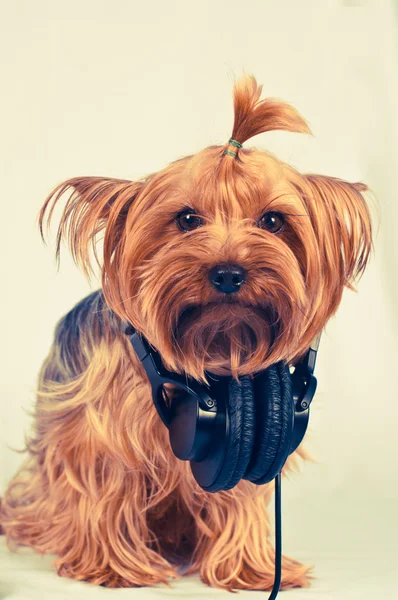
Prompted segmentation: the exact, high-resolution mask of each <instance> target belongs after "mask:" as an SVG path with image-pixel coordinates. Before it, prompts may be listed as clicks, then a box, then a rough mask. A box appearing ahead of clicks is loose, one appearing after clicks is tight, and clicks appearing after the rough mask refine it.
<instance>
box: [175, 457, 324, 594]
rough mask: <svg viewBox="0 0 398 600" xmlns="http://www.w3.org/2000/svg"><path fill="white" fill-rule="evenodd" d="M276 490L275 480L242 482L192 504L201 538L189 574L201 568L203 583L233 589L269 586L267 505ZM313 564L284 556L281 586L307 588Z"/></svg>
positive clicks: (270, 558) (271, 557)
mask: <svg viewBox="0 0 398 600" xmlns="http://www.w3.org/2000/svg"><path fill="white" fill-rule="evenodd" d="M288 466H289V465H288ZM272 494H273V484H268V485H265V486H258V487H257V486H254V485H253V484H251V483H249V482H246V481H241V482H240V483H239V484H238V486H237V487H235V488H234V489H232V490H230V491H227V492H219V493H217V494H207V495H206V496H202V507H200V505H199V504H198V506H197V507H196V509H195V507H194V508H193V509H194V510H196V511H197V517H196V520H195V522H196V526H197V537H196V539H197V543H196V548H195V552H194V560H193V562H192V565H191V567H190V570H189V573H194V572H196V571H199V572H200V576H201V579H202V581H203V582H204V583H206V584H208V585H210V586H213V587H218V588H222V589H226V590H229V591H232V589H248V590H270V589H271V588H272V586H273V581H274V556H275V555H274V552H275V551H274V547H273V545H272V544H271V536H272V534H273V531H272V530H271V529H270V523H269V517H268V508H267V506H268V504H269V501H270V498H271V496H272ZM186 501H187V502H189V497H188V496H187V497H186ZM311 569H312V567H310V566H305V565H303V564H301V563H299V562H297V561H296V560H293V559H291V558H289V557H287V556H283V560H282V583H281V589H286V588H291V587H308V585H309V583H310V579H311V575H310V574H309V572H310V570H311Z"/></svg>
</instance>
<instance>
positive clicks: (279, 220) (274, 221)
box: [258, 211, 285, 233]
mask: <svg viewBox="0 0 398 600" xmlns="http://www.w3.org/2000/svg"><path fill="white" fill-rule="evenodd" d="M284 224H285V219H284V217H283V215H282V214H281V213H278V212H272V211H271V212H266V213H265V214H264V215H263V216H262V217H261V218H260V219H259V221H258V226H259V227H261V229H266V231H269V232H270V233H278V232H279V231H281V230H282V229H283V226H284Z"/></svg>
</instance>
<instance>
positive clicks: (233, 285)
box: [209, 265, 246, 294]
mask: <svg viewBox="0 0 398 600" xmlns="http://www.w3.org/2000/svg"><path fill="white" fill-rule="evenodd" d="M245 276H246V271H245V269H244V268H243V267H240V266H239V265H216V266H215V267H213V268H212V269H210V271H209V279H210V282H211V283H212V284H213V285H214V287H215V288H216V290H218V291H219V292H222V293H223V294H232V293H233V292H238V291H239V289H240V288H241V286H242V285H243V284H244V282H245Z"/></svg>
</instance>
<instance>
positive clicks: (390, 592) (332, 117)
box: [0, 0, 398, 600]
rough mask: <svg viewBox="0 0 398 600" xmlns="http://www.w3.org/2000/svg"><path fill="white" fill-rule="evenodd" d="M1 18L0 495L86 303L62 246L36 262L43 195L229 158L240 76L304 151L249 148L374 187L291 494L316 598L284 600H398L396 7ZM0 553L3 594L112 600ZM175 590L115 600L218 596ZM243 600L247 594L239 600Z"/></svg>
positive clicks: (23, 11) (270, 144) (273, 143)
mask: <svg viewBox="0 0 398 600" xmlns="http://www.w3.org/2000/svg"><path fill="white" fill-rule="evenodd" d="M0 7H1V16H0V22H1V32H0V44H1V54H0V59H1V63H2V64H1V78H0V81H1V90H2V91H1V96H0V98H1V110H0V118H1V159H2V160H1V171H2V172H1V228H2V232H1V236H0V244H1V252H0V256H1V311H0V319H1V323H0V331H1V346H0V352H1V357H0V364H1V369H2V371H1V378H0V383H1V395H0V415H1V417H0V493H1V492H2V491H3V490H4V488H5V486H6V483H7V481H8V480H9V479H10V477H11V476H12V474H13V473H14V471H15V469H16V467H17V465H18V464H19V462H20V460H21V457H20V455H18V454H15V453H14V452H12V451H11V450H10V449H9V446H13V447H20V446H21V445H22V443H23V433H24V430H27V429H28V428H29V424H30V420H29V418H28V417H27V416H26V415H25V412H24V410H29V409H30V408H31V407H32V403H33V400H34V387H35V379H36V375H37V372H38V370H39V367H40V364H41V362H42V360H43V358H44V356H45V355H46V353H47V351H48V349H49V345H50V343H51V339H52V335H53V329H54V325H55V322H56V321H57V320H58V319H59V318H60V316H61V315H62V314H64V313H65V312H66V311H67V310H69V309H70V308H71V307H72V306H73V305H74V304H75V303H76V302H77V301H78V300H79V299H80V298H81V297H83V296H84V295H85V294H87V293H88V292H89V291H90V289H96V288H97V284H96V283H95V282H93V284H92V287H91V288H90V286H89V284H88V283H87V282H86V281H85V279H84V278H83V276H82V275H81V274H80V273H79V272H78V271H77V269H76V267H75V266H74V264H73V262H72V260H71V258H70V257H69V255H68V253H67V250H66V249H65V251H64V253H63V256H62V257H61V270H60V273H58V274H57V272H56V266H55V260H54V235H53V237H52V238H51V239H50V241H49V246H48V247H44V246H43V245H42V243H41V240H40V237H39V234H38V231H37V229H36V225H35V218H36V215H37V213H38V210H39V208H40V206H41V204H42V202H43V200H44V198H45V196H46V194H47V193H48V192H49V191H50V190H51V189H52V188H53V187H54V186H55V185H56V184H57V183H58V182H60V181H61V180H63V179H66V178H68V177H72V176H76V175H107V176H119V177H126V178H132V179H133V178H135V177H138V176H142V175H144V174H145V173H148V172H151V171H153V170H157V169H159V168H161V167H162V166H164V165H165V164H166V163H168V162H169V161H172V160H175V159H176V158H178V157H180V156H183V155H185V154H187V153H193V152H196V151H198V150H200V149H201V148H203V147H204V146H207V145H209V144H214V143H224V142H225V141H226V140H227V139H228V137H229V136H230V133H231V130H232V104H231V90H232V82H233V77H234V76H235V75H240V74H241V73H242V71H243V70H246V71H247V72H249V73H253V74H254V75H255V76H256V77H257V79H258V80H259V81H260V82H261V83H263V84H264V93H265V94H267V95H270V96H279V97H281V98H283V99H285V100H287V101H290V102H291V103H293V104H294V105H295V106H296V107H297V108H298V109H299V110H300V111H301V112H302V114H303V115H304V116H305V117H306V118H307V119H308V120H309V123H310V125H311V127H312V129H313V132H314V135H315V137H314V138H309V137H306V136H300V135H297V134H288V133H281V132H276V133H270V134H264V135H261V136H258V137H257V138H255V139H254V140H253V141H252V142H251V143H252V144H253V145H257V146H258V147H262V148H266V149H269V150H271V151H273V152H275V153H277V154H278V155H279V156H280V157H281V158H282V159H284V160H286V161H288V162H290V163H292V164H293V165H294V166H295V167H297V168H299V169H301V170H303V171H307V172H319V173H325V174H330V175H335V176H339V177H342V178H346V179H348V180H362V181H364V182H366V183H367V184H368V185H369V186H370V187H371V188H372V189H373V191H374V193H375V195H376V196H377V199H378V202H379V206H380V215H381V221H380V222H381V225H380V230H379V232H378V235H377V239H376V243H375V257H374V259H373V260H372V263H371V265H370V267H369V269H368V271H367V273H366V274H365V276H364V278H363V280H362V281H361V283H360V285H359V293H358V294H354V293H351V292H346V294H345V296H344V300H343V303H342V305H341V308H340V310H339V312H338V314H337V317H336V318H334V319H333V320H332V321H331V322H330V323H329V326H328V328H327V333H326V335H324V336H323V339H322V341H321V347H320V353H319V360H318V366H317V376H318V378H319V391H318V393H317V396H316V399H315V402H314V404H313V410H312V416H311V425H310V429H311V433H310V434H309V435H308V437H307V445H308V447H309V449H310V450H311V451H312V453H313V454H315V456H316V457H317V458H318V461H319V463H318V464H307V465H306V466H305V467H304V469H303V471H302V473H301V474H300V475H297V476H295V477H293V478H292V479H291V480H290V481H288V482H286V483H285V485H284V490H283V514H284V545H285V552H286V553H288V554H291V555H294V556H295V557H296V558H297V559H300V560H303V561H308V562H310V563H315V565H316V575H317V577H318V581H317V582H316V583H315V585H314V588H313V589H312V590H306V591H300V590H294V591H291V592H289V593H286V600H289V599H290V598H292V600H293V599H296V600H300V599H304V598H326V597H327V598H361V599H362V598H375V597H380V598H383V599H389V598H395V597H397V596H398V583H397V570H396V564H397V559H398V551H397V547H398V545H397V536H398V522H397V520H398V517H397V514H398V513H397V499H398V484H397V479H398V478H397V475H398V468H397V445H396V444H397V441H396V440H397V434H396V430H397V419H398V408H397V387H398V385H397V356H398V353H397V329H398V311H397V308H396V307H397V302H398V286H397V263H398V256H397V254H398V253H397V241H396V227H397V221H398V163H397V155H398V118H397V114H398V113H397V101H398V89H397V43H396V40H397V36H396V14H397V13H396V10H395V8H396V7H394V5H393V2H390V1H388V0H373V1H372V0H368V1H363V2H360V1H357V2H354V1H351V2H349V1H346V2H338V1H322V0H318V1H317V0H314V1H308V0H306V1H305V0H301V1H300V2H296V1H294V0H292V1H290V2H289V1H280V2H276V1H275V2H270V1H265V0H262V1H260V0H258V1H254V0H253V1H250V2H246V3H244V2H242V1H237V0H219V1H215V0H213V1H211V0H201V1H200V2H196V1H185V2H184V1H182V0H181V1H177V2H176V1H172V0H169V1H167V2H166V1H161V0H159V1H154V0H152V1H148V2H143V1H142V2H135V1H133V0H132V1H127V0H124V1H122V0H115V1H113V2H110V1H108V2H106V1H104V0H79V1H77V0H69V1H68V2H62V1H55V2H54V1H53V2H51V1H48V2H46V1H44V0H35V1H34V2H29V1H25V2H23V1H21V0H14V1H13V2H9V1H8V2H7V1H4V0H3V1H2V2H0ZM165 140H166V141H165ZM53 233H54V229H53ZM0 548H1V553H0V598H36V595H37V597H38V598H39V597H40V598H44V597H45V598H47V597H48V598H50V597H51V598H53V597H65V598H66V597H70V595H69V594H70V593H71V592H72V591H73V597H75V598H87V597H90V598H91V597H97V595H103V593H104V592H105V590H103V589H98V588H95V589H91V588H88V586H86V585H85V584H82V583H79V584H77V583H74V582H69V581H66V580H61V579H60V578H57V577H56V575H55V574H54V572H53V571H52V570H51V569H50V568H49V565H50V563H51V560H50V559H44V560H41V559H40V558H38V557H32V556H31V554H30V553H27V554H26V553H25V554H23V555H12V554H8V553H7V551H6V550H5V546H4V539H3V538H0ZM174 586H175V587H174V589H172V590H168V591H166V590H164V591H162V592H161V591H160V590H158V591H157V592H153V591H151V590H145V589H142V590H124V591H123V592H120V593H122V594H123V595H124V597H129V598H130V597H131V598H133V597H134V598H136V597H140V596H141V595H143V596H145V597H146V598H148V597H153V598H155V597H159V595H162V594H164V595H169V596H170V595H171V596H173V595H174V594H175V595H177V594H178V595H180V596H184V595H189V596H191V597H198V598H199V597H201V596H202V595H203V594H205V593H206V594H207V595H208V596H214V597H219V596H225V597H227V594H222V593H220V592H216V591H214V590H210V589H206V588H204V587H203V586H201V584H200V583H199V581H198V579H197V578H189V579H187V580H183V581H182V582H180V583H179V584H178V585H176V584H174ZM380 587H381V590H380V589H379V588H380ZM116 593H118V592H110V594H114V595H112V598H113V597H116ZM120 593H119V595H120ZM151 594H153V595H151ZM249 596H250V597H253V598H254V597H257V596H256V593H255V592H253V593H247V594H241V597H249ZM258 597H261V598H263V597H266V595H264V594H262V595H261V596H260V595H259V596H258ZM283 597H284V598H285V594H284V595H283Z"/></svg>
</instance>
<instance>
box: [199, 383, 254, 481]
mask: <svg viewBox="0 0 398 600" xmlns="http://www.w3.org/2000/svg"><path fill="white" fill-rule="evenodd" d="M228 391H229V401H228V405H227V411H228V428H229V435H228V436H227V437H228V441H227V448H226V451H225V457H224V461H223V464H222V466H221V470H220V472H219V474H218V475H217V478H216V480H215V481H214V483H213V484H212V485H211V486H209V487H207V488H206V491H208V492H218V491H220V490H230V489H231V488H233V487H235V485H236V484H237V483H238V482H239V481H240V480H241V479H242V477H243V475H244V474H245V472H246V469H247V466H248V464H249V461H250V457H251V455H252V450H253V445H254V424H255V407H254V395H253V383H252V380H251V378H250V377H249V376H243V377H241V378H240V379H239V381H236V379H231V380H230V382H229V387H228Z"/></svg>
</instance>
